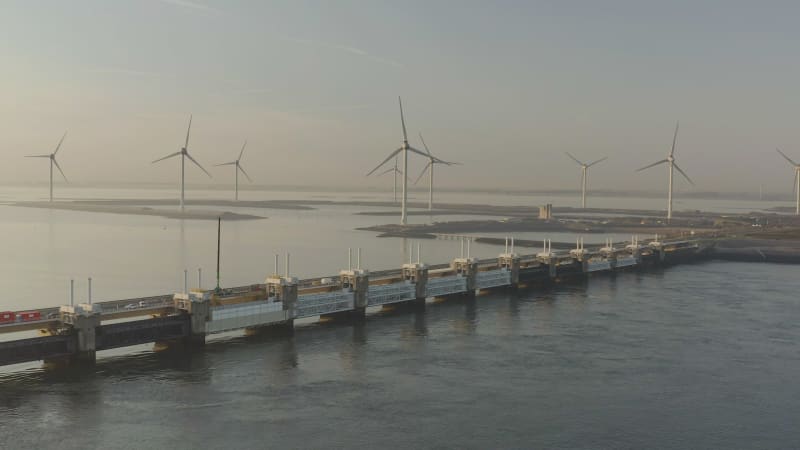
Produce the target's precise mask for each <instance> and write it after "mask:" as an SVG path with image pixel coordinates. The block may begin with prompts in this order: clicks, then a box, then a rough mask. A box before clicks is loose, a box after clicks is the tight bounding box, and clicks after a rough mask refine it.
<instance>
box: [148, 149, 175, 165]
mask: <svg viewBox="0 0 800 450" xmlns="http://www.w3.org/2000/svg"><path fill="white" fill-rule="evenodd" d="M180 154H181V152H175V153H171V154H169V155H167V156H165V157H163V158H158V159H157V160H155V161H153V162H152V163H151V164H155V163H157V162H159V161H163V160H165V159H169V158H172V157H173V156H180Z"/></svg>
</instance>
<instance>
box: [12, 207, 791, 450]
mask: <svg viewBox="0 0 800 450" xmlns="http://www.w3.org/2000/svg"><path fill="white" fill-rule="evenodd" d="M358 210H361V209H358ZM355 211H356V210H351V209H347V208H330V209H321V210H318V211H301V212H296V211H290V212H286V211H284V212H279V211H274V212H273V211H270V212H269V213H268V215H269V216H270V219H269V220H266V221H257V222H238V223H229V224H226V225H225V232H224V235H223V240H224V244H223V254H224V255H225V256H224V257H223V284H225V283H229V284H247V283H251V282H254V281H259V280H261V279H263V277H264V275H265V274H266V273H268V272H271V271H272V256H271V255H272V254H273V253H275V252H284V251H287V250H288V251H291V252H292V255H293V267H296V268H297V269H296V272H295V275H298V276H313V275H322V274H328V273H334V272H336V271H337V270H338V269H339V268H343V267H344V266H346V263H347V260H346V249H347V247H351V246H352V247H359V246H360V247H363V248H364V253H365V257H364V260H365V261H364V263H365V265H367V266H369V267H371V268H388V267H396V266H397V265H398V264H399V263H401V262H402V258H403V256H402V249H403V248H404V247H405V245H407V242H406V243H404V242H402V240H399V239H397V240H393V239H389V240H378V239H376V238H374V237H373V236H372V235H371V234H369V233H363V232H355V231H352V229H353V228H354V227H355V226H363V225H367V224H370V223H371V222H373V223H381V222H385V221H387V219H386V218H368V217H363V216H354V215H353V214H352V213H353V212H355ZM0 214H2V215H0V236H2V238H3V248H4V254H3V257H2V258H0V282H2V283H3V285H4V287H5V292H6V295H4V296H3V297H2V299H0V302H2V308H9V309H19V308H21V307H24V306H29V305H35V306H46V305H57V304H59V303H63V302H64V301H65V300H66V298H67V287H68V281H67V280H68V279H69V278H70V277H75V278H79V279H80V278H81V275H92V276H93V277H94V279H95V292H96V294H97V296H96V299H112V298H121V297H126V296H131V295H146V294H152V293H163V292H170V291H174V290H177V289H180V287H181V285H182V276H183V275H182V271H183V269H182V268H183V267H188V268H190V269H192V268H194V267H197V266H198V265H202V266H203V267H204V268H208V271H209V275H210V268H211V267H212V264H213V260H214V255H215V242H214V237H215V231H216V230H215V225H214V224H213V223H207V222H191V221H187V222H184V223H181V222H179V221H169V220H166V219H160V218H151V217H132V216H115V215H103V214H85V213H76V212H59V211H41V210H29V209H22V208H10V207H0ZM423 245H424V247H423V259H426V260H429V261H432V262H443V261H446V260H448V259H450V258H452V257H453V256H455V255H456V253H457V252H458V248H456V245H457V243H454V242H448V241H425V242H424V244H423ZM499 250H500V249H498V248H496V247H489V246H479V245H476V246H475V247H473V252H474V253H477V254H478V255H477V256H492V255H496V254H497V253H498V252H499ZM297 272H299V273H297ZM797 273H798V272H797V268H796V267H794V266H782V265H768V264H743V263H704V264H695V265H686V266H679V267H674V268H669V269H666V270H663V271H652V272H646V273H624V274H618V275H615V276H598V277H592V278H590V279H589V280H587V281H586V282H584V283H579V284H572V285H557V286H555V287H552V288H537V289H531V290H520V291H517V292H507V293H497V294H492V295H487V296H479V297H477V298H475V299H472V300H469V299H456V300H452V301H447V302H441V303H429V304H428V305H427V308H426V310H425V311H424V312H419V311H418V312H399V311H398V312H388V313H383V312H375V313H373V314H371V315H370V316H369V317H368V319H367V321H366V322H365V323H363V324H360V325H352V324H351V325H344V324H328V325H317V324H305V325H302V326H300V327H298V330H297V332H296V334H295V336H294V337H292V338H284V339H264V338H244V337H239V336H228V337H223V338H220V339H216V340H213V341H211V342H210V343H209V344H208V345H207V346H206V348H205V349H204V350H203V351H199V352H196V353H191V354H177V355H176V354H172V353H159V354H156V353H152V352H150V351H149V347H147V346H140V347H136V348H133V349H129V350H126V351H122V352H119V353H116V352H109V353H104V352H101V355H100V358H99V361H98V364H97V366H96V367H94V368H91V369H82V370H68V371H59V372H45V371H42V370H41V369H39V365H38V364H27V365H18V366H12V367H10V368H6V369H3V371H2V372H0V448H9V449H13V448H56V447H57V448H62V449H87V448H103V449H105V448H130V449H138V448H148V447H149V448H174V449H184V448H185V449H193V448H225V449H239V448H242V449H245V448H277V447H284V448H414V447H419V448H675V449H678V448H681V449H683V448H797V447H798V445H800V431H798V427H797V426H796V424H797V422H798V418H799V417H800V401H798V399H800V388H798V385H797V382H796V380H797V378H798V376H800V352H798V350H797V349H798V342H800V328H798V327H797V326H796V324H797V323H798V322H800V308H799V307H798V300H797V294H796V293H797V292H798V291H799V290H800V280H798V277H797ZM208 278H210V277H208ZM209 281H210V280H209Z"/></svg>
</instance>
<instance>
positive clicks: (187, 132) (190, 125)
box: [183, 114, 205, 170]
mask: <svg viewBox="0 0 800 450" xmlns="http://www.w3.org/2000/svg"><path fill="white" fill-rule="evenodd" d="M190 131H192V115H191V114H189V127H188V128H187V129H186V143H185V144H183V148H187V149H188V148H189V132H190ZM187 156H188V155H187ZM203 170H205V169H203Z"/></svg>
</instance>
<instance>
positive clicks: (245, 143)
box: [237, 139, 247, 161]
mask: <svg viewBox="0 0 800 450" xmlns="http://www.w3.org/2000/svg"><path fill="white" fill-rule="evenodd" d="M246 145H247V139H245V141H244V145H242V151H240V152H239V158H238V159H237V161H239V160H240V159H242V155H243V154H244V147H245V146H246Z"/></svg>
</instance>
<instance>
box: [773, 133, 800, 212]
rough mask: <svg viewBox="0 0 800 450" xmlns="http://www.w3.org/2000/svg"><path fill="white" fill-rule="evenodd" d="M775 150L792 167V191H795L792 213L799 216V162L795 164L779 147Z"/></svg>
mask: <svg viewBox="0 0 800 450" xmlns="http://www.w3.org/2000/svg"><path fill="white" fill-rule="evenodd" d="M775 150H778V153H780V154H781V156H783V157H784V158H786V160H787V161H789V164H791V165H792V166H793V167H794V184H793V186H794V193H795V196H796V199H795V207H794V214H795V215H798V216H800V164H797V163H796V162H794V161H792V159H791V158H789V157H788V156H786V154H784V153H783V152H782V151H780V149H777V148H776V149H775Z"/></svg>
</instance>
